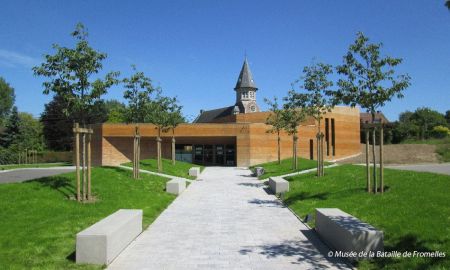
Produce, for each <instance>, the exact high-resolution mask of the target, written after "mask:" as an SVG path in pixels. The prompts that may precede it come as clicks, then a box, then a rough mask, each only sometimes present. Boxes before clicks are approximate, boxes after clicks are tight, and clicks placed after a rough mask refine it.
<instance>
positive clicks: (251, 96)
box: [234, 58, 259, 113]
mask: <svg viewBox="0 0 450 270" xmlns="http://www.w3.org/2000/svg"><path fill="white" fill-rule="evenodd" d="M257 90H258V88H257V87H256V84H255V81H254V80H253V76H252V73H251V71H250V67H249V65H248V62H247V58H245V60H244V64H243V65H242V69H241V73H240V74H239V78H238V81H237V83H236V87H234V91H236V105H235V106H237V107H238V108H239V112H240V113H253V112H259V107H258V104H256V91H257Z"/></svg>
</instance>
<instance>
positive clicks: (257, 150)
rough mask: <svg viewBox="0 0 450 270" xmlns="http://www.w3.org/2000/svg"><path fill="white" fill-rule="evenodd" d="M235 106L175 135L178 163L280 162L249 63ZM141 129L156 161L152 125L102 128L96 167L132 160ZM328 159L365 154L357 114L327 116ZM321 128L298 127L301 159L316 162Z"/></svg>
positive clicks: (286, 139)
mask: <svg viewBox="0 0 450 270" xmlns="http://www.w3.org/2000/svg"><path fill="white" fill-rule="evenodd" d="M234 90H235V92H236V103H235V104H234V105H232V106H228V107H224V108H219V109H215V110H208V111H203V110H201V111H200V115H199V116H198V117H197V118H196V119H195V120H194V122H193V123H189V124H188V123H186V124H180V125H179V126H178V127H177V128H176V129H175V138H176V147H175V152H176V159H177V160H182V161H186V162H192V163H195V164H203V165H211V166H250V165H255V164H259V163H263V162H268V161H274V160H277V136H276V134H271V133H268V132H267V130H268V129H269V128H270V127H269V126H267V125H266V124H265V121H266V119H267V117H268V115H269V114H270V112H261V111H260V108H259V106H258V104H257V103H256V92H257V91H258V88H257V87H256V83H255V81H254V80H253V76H252V73H251V71H250V67H249V65H248V62H247V59H245V61H244V64H243V66H242V69H241V72H240V74H239V78H238V81H237V83H236V86H235V88H234ZM136 125H138V126H139V130H140V135H141V149H140V150H141V158H142V159H146V158H152V157H156V136H157V130H156V128H155V126H154V125H152V124H100V125H96V126H94V138H93V162H94V164H96V165H119V164H121V163H125V162H130V161H131V160H132V158H133V136H134V132H135V127H136ZM322 131H323V132H324V134H325V151H324V152H325V153H324V156H325V159H326V160H336V159H341V158H345V157H349V156H353V155H357V154H359V153H360V114H359V109H358V108H351V107H345V106H338V107H335V108H334V109H333V110H332V111H331V112H329V113H327V114H326V115H325V116H324V121H322ZM316 133H317V124H316V123H315V121H314V120H313V119H312V118H311V119H308V120H306V121H305V122H304V123H302V124H301V125H300V127H299V143H298V153H299V155H300V156H301V157H304V158H309V159H315V158H316V145H315V134H316ZM171 140H172V133H163V136H162V156H163V158H170V157H171V153H172V150H171V147H172V146H171ZM281 156H282V158H288V157H291V156H292V136H289V135H288V134H286V133H285V132H282V134H281Z"/></svg>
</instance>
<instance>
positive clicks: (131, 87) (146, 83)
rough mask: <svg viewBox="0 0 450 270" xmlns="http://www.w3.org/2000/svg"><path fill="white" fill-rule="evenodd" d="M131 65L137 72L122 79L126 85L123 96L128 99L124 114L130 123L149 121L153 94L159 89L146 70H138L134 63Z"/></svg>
mask: <svg viewBox="0 0 450 270" xmlns="http://www.w3.org/2000/svg"><path fill="white" fill-rule="evenodd" d="M131 67H132V69H133V71H134V72H135V73H134V74H133V75H131V77H130V78H125V79H123V80H122V83H123V84H124V87H125V92H124V94H123V97H124V98H125V99H126V100H127V101H128V106H127V107H126V110H125V115H124V116H125V120H126V122H128V123H145V122H146V121H148V117H147V110H148V106H149V104H150V103H151V101H152V94H153V93H155V92H158V91H159V89H157V88H155V87H153V85H152V80H151V79H150V78H149V77H146V76H145V74H144V72H141V71H137V70H136V66H134V65H132V66H131Z"/></svg>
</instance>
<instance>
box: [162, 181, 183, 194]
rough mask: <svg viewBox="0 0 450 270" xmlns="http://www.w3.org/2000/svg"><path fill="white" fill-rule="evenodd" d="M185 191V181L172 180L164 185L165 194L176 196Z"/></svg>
mask: <svg viewBox="0 0 450 270" xmlns="http://www.w3.org/2000/svg"><path fill="white" fill-rule="evenodd" d="M185 189H186V181H185V180H183V179H180V178H173V179H172V180H170V181H168V182H167V183H166V192H168V193H171V194H175V195H178V194H180V193H181V192H183V191H184V190H185Z"/></svg>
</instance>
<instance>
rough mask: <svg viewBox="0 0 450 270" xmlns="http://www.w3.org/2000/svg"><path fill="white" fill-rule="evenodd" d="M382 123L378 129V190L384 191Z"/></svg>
mask: <svg viewBox="0 0 450 270" xmlns="http://www.w3.org/2000/svg"><path fill="white" fill-rule="evenodd" d="M383 133H384V132H383V124H382V125H381V129H380V192H381V193H384V171H383V143H384V138H383V136H384V134H383Z"/></svg>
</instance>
